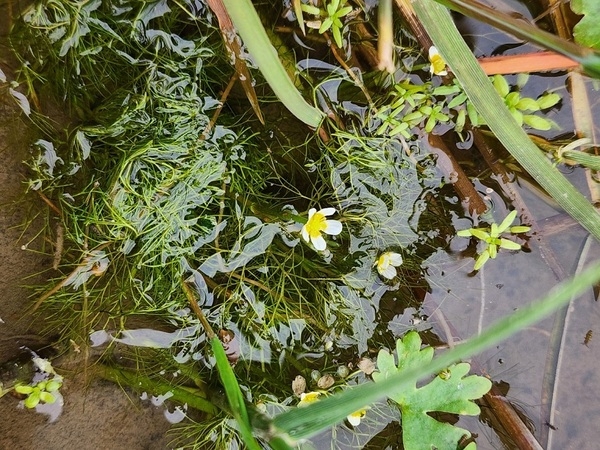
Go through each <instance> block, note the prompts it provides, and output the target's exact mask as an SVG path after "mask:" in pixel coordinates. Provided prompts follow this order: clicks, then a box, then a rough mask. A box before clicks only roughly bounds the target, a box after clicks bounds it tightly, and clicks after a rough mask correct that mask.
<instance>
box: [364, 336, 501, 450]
mask: <svg viewBox="0 0 600 450" xmlns="http://www.w3.org/2000/svg"><path fill="white" fill-rule="evenodd" d="M396 354H397V355H398V365H397V367H396V366H394V357H393V356H392V355H390V354H389V353H388V352H387V351H385V350H381V351H380V352H379V355H378V357H377V367H378V370H379V372H375V373H373V379H374V380H375V382H381V381H382V380H385V379H386V378H388V377H390V376H391V375H393V374H397V373H399V372H404V371H409V370H411V369H415V368H417V367H422V366H424V365H426V364H428V363H430V362H431V360H432V358H433V348H432V347H425V348H424V349H422V350H421V338H420V337H419V334H418V333H416V332H414V331H411V332H409V333H407V334H406V335H405V336H404V338H403V339H399V340H398V341H397V343H396ZM469 370H470V365H469V364H467V363H459V364H456V365H452V366H450V367H448V369H447V371H446V372H445V373H446V376H445V377H443V378H442V377H435V378H434V379H433V380H432V381H430V382H429V383H428V384H426V385H424V386H422V387H420V388H417V385H416V383H413V384H412V385H410V386H408V387H406V388H405V389H403V390H402V391H401V392H398V393H395V394H393V395H392V396H391V397H390V398H391V399H392V400H394V401H395V402H396V403H398V405H399V407H400V410H401V412H402V439H403V443H404V448H405V449H406V450H413V449H414V450H420V449H424V448H437V449H439V450H455V449H456V447H457V443H458V441H459V440H460V439H461V438H462V437H463V436H464V435H467V436H470V433H469V432H468V431H467V430H464V429H462V428H458V427H455V426H453V425H450V424H448V423H442V422H438V421H437V420H435V419H434V418H432V417H431V416H429V415H428V413H429V412H435V411H440V412H447V413H451V414H465V415H477V414H479V412H480V411H479V407H478V406H477V405H476V404H475V403H474V402H472V400H473V399H477V398H480V397H481V396H483V395H484V394H485V393H486V392H487V391H489V389H490V388H491V386H492V383H491V382H490V380H488V379H487V378H484V377H480V376H477V375H472V376H466V375H467V374H468V372H469Z"/></svg>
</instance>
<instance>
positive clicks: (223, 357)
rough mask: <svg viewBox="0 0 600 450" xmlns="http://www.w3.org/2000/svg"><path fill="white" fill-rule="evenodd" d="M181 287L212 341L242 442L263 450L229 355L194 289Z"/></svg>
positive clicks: (252, 448)
mask: <svg viewBox="0 0 600 450" xmlns="http://www.w3.org/2000/svg"><path fill="white" fill-rule="evenodd" d="M196 282H202V283H203V282H204V280H203V279H202V278H199V279H198V280H196ZM181 286H182V288H183V292H185V295H186V297H187V299H188V302H189V303H190V306H191V308H192V310H193V311H194V313H195V314H196V316H197V317H198V319H200V323H201V324H202V327H203V328H204V330H205V331H206V336H207V337H208V339H209V341H210V347H211V349H212V351H213V355H214V357H215V362H216V366H217V372H219V376H220V377H221V384H222V385H223V389H225V396H226V397H227V403H229V407H230V408H231V414H232V415H233V417H234V418H235V420H236V422H237V424H238V427H239V431H240V435H241V436H242V440H243V441H244V444H246V446H247V447H248V448H249V449H250V450H261V447H260V445H259V444H258V442H257V441H256V438H255V437H254V434H252V427H251V426H250V419H249V417H248V410H247V409H246V403H245V401H244V396H243V394H242V390H241V389H240V385H239V384H238V381H237V378H236V377H235V374H234V373H233V369H232V368H231V366H230V365H229V360H228V359H227V354H226V353H225V349H224V348H223V344H221V341H220V340H219V338H218V337H217V336H216V335H215V332H214V331H213V329H212V327H211V326H210V324H209V323H208V320H206V316H205V315H204V313H203V312H202V309H200V306H199V305H198V302H197V301H196V296H195V294H194V293H193V291H192V288H191V287H190V286H189V285H188V283H187V281H186V280H184V281H183V283H182V284H181ZM206 290H207V288H206V285H203V286H201V287H200V292H206Z"/></svg>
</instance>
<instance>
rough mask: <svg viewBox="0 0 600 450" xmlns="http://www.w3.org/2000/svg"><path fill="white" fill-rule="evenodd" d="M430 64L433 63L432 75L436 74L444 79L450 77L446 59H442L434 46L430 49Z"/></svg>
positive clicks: (430, 68)
mask: <svg viewBox="0 0 600 450" xmlns="http://www.w3.org/2000/svg"><path fill="white" fill-rule="evenodd" d="M429 62H430V63H431V66H430V67H429V71H430V72H431V74H432V75H434V74H435V75H440V76H442V77H445V76H446V75H448V72H447V71H446V61H444V58H442V56H441V55H440V54H439V52H438V50H437V48H435V47H434V46H431V47H429Z"/></svg>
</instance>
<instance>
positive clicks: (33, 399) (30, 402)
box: [23, 389, 40, 409]
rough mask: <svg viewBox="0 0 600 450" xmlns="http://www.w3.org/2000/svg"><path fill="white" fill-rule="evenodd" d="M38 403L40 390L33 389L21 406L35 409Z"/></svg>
mask: <svg viewBox="0 0 600 450" xmlns="http://www.w3.org/2000/svg"><path fill="white" fill-rule="evenodd" d="M39 402H40V390H39V389H34V390H33V391H32V392H31V394H29V397H27V398H26V399H25V400H24V401H23V405H25V408H29V409H31V408H35V407H36V406H37V405H38V403H39Z"/></svg>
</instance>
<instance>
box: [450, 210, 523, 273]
mask: <svg viewBox="0 0 600 450" xmlns="http://www.w3.org/2000/svg"><path fill="white" fill-rule="evenodd" d="M516 218H517V211H515V210H513V211H511V212H510V213H509V214H508V215H507V216H506V217H505V218H504V220H503V221H502V223H501V224H500V225H497V224H495V223H492V225H491V226H490V227H489V228H469V229H468V230H460V231H457V233H456V235H457V236H461V237H471V236H473V237H476V238H477V239H479V240H480V241H481V242H483V243H484V244H485V248H484V249H483V251H482V252H481V253H480V254H479V256H478V257H477V260H476V261H475V266H474V267H473V270H479V269H481V268H482V267H483V265H484V264H485V263H486V262H487V261H488V259H495V258H496V256H497V255H498V249H500V248H504V249H506V250H521V244H517V243H516V242H514V241H511V240H510V239H506V238H503V237H502V236H501V235H502V234H503V233H505V232H509V233H511V234H520V233H527V232H528V231H529V230H530V229H531V227H528V226H524V225H516V226H512V227H511V225H512V223H513V222H514V221H515V219H516Z"/></svg>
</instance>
